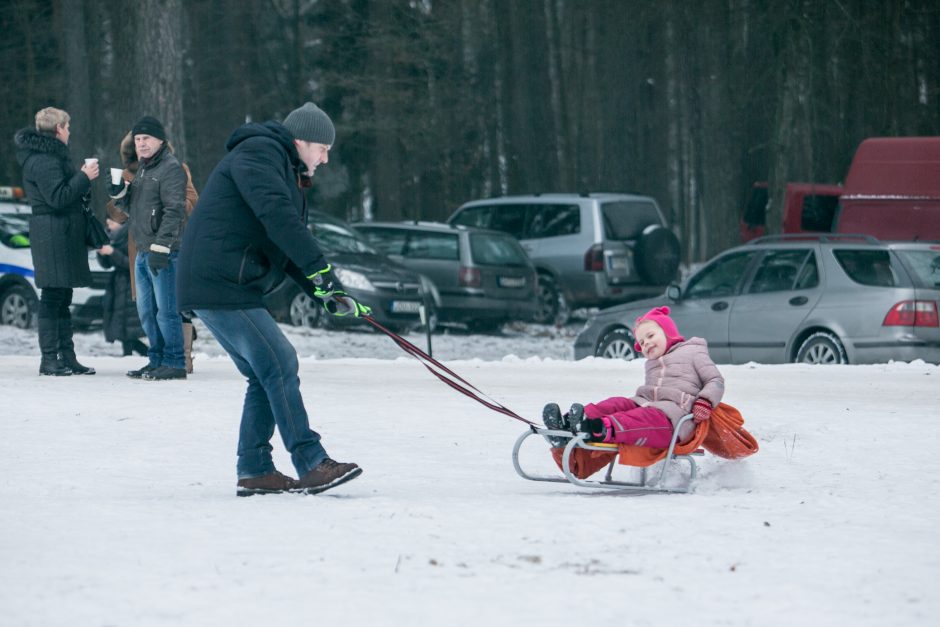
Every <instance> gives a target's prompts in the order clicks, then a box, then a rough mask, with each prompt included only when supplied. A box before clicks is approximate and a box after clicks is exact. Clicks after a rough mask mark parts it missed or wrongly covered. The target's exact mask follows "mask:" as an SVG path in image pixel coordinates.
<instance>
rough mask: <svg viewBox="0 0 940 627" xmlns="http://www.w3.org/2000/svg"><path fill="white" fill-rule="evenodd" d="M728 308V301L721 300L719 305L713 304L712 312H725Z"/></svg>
mask: <svg viewBox="0 0 940 627" xmlns="http://www.w3.org/2000/svg"><path fill="white" fill-rule="evenodd" d="M727 308H728V301H726V300H720V301H718V302H717V303H712V311H724V310H725V309H727Z"/></svg>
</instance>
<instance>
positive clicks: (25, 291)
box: [0, 285, 38, 329]
mask: <svg viewBox="0 0 940 627" xmlns="http://www.w3.org/2000/svg"><path fill="white" fill-rule="evenodd" d="M37 310H38V302H37V300H36V295H35V294H33V293H32V290H30V289H29V288H27V287H24V286H22V285H14V286H13V287H11V288H10V289H8V290H7V291H5V292H4V293H3V296H2V298H0V324H5V325H8V326H13V327H17V328H18V329H31V328H33V327H35V326H36V314H37Z"/></svg>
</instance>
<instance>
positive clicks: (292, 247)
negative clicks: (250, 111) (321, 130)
mask: <svg viewBox="0 0 940 627" xmlns="http://www.w3.org/2000/svg"><path fill="white" fill-rule="evenodd" d="M226 148H227V149H228V151H229V153H228V154H227V155H226V156H225V157H223V159H222V160H221V161H220V162H219V164H218V165H217V166H216V167H215V170H213V171H212V174H211V175H210V176H209V181H208V182H207V183H206V187H205V190H204V191H203V193H202V194H201V195H200V196H199V202H198V203H196V208H195V209H193V213H192V215H191V216H190V218H189V222H188V224H187V225H186V230H185V231H184V233H183V243H182V247H181V250H180V256H179V263H178V265H177V279H176V289H177V303H178V306H179V309H180V311H190V310H193V309H251V308H256V307H263V306H264V304H263V302H262V297H263V296H264V294H265V293H266V292H268V291H270V290H271V289H273V288H274V287H276V286H277V285H278V283H280V281H281V280H282V279H283V278H284V273H285V271H286V272H287V273H288V274H290V275H291V277H292V278H294V279H295V280H299V281H303V280H304V278H303V277H305V276H309V275H311V274H313V273H314V272H316V271H317V270H320V269H322V268H323V267H325V265H326V262H325V260H324V259H323V253H322V252H320V247H319V246H318V245H317V242H316V240H315V239H314V237H313V234H311V233H310V231H309V230H308V229H307V227H306V204H305V201H304V196H303V192H302V190H301V189H300V187H299V184H298V183H299V180H300V172H302V171H303V163H302V162H301V160H300V157H299V156H298V154H297V149H296V148H295V146H294V142H293V136H292V135H291V134H290V132H289V131H288V130H287V129H286V128H284V127H283V126H282V125H281V124H279V123H277V122H265V123H263V124H254V123H252V124H245V125H244V126H241V127H239V128H238V129H236V130H235V132H234V133H232V136H231V137H230V138H229V140H228V142H227V144H226Z"/></svg>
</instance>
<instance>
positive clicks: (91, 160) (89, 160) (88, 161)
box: [85, 157, 98, 165]
mask: <svg viewBox="0 0 940 627" xmlns="http://www.w3.org/2000/svg"><path fill="white" fill-rule="evenodd" d="M85 165H98V159H96V158H95V157H88V158H87V159H85Z"/></svg>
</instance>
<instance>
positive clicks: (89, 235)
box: [82, 205, 111, 250]
mask: <svg viewBox="0 0 940 627" xmlns="http://www.w3.org/2000/svg"><path fill="white" fill-rule="evenodd" d="M82 213H83V214H84V216H85V246H87V247H88V248H92V249H94V250H97V249H99V248H101V247H102V246H104V245H106V244H110V243H111V238H110V237H108V232H107V231H106V230H105V228H104V225H103V224H101V221H100V220H99V219H98V218H97V217H96V216H95V214H94V212H93V211H92V210H91V207H89V206H88V205H85V206H84V207H82Z"/></svg>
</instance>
